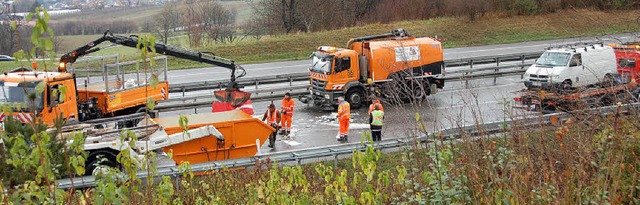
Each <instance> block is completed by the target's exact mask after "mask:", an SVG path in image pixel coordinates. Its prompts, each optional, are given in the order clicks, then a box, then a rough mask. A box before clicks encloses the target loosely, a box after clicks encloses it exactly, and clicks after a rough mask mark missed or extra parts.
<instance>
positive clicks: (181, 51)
mask: <svg viewBox="0 0 640 205" xmlns="http://www.w3.org/2000/svg"><path fill="white" fill-rule="evenodd" d="M106 41H109V42H111V43H113V44H118V45H122V46H127V47H131V48H137V46H138V37H137V36H135V35H132V36H121V35H114V34H112V33H111V32H109V31H107V32H105V33H104V35H103V36H102V37H100V38H98V39H96V40H94V41H92V42H90V43H88V44H86V45H84V46H82V47H79V48H77V49H75V50H73V51H71V52H69V53H66V54H64V55H63V56H62V57H61V58H60V62H59V63H58V72H66V65H67V63H74V62H76V60H77V59H78V58H79V57H82V56H84V55H87V54H90V53H93V52H96V51H99V50H100V49H101V48H100V47H95V46H97V45H99V44H101V43H103V42H106ZM154 48H155V50H156V53H160V54H163V55H168V56H173V57H177V58H182V59H188V60H192V61H197V62H201V63H207V64H211V65H215V66H220V67H223V68H227V69H230V70H231V83H232V84H233V86H237V85H236V84H235V81H236V78H241V77H243V76H245V75H246V70H245V69H244V68H242V67H241V66H239V65H236V64H235V62H234V60H231V59H227V58H223V57H220V56H216V55H215V54H213V53H210V52H199V51H195V50H191V49H187V48H182V47H176V46H170V45H165V44H161V43H156V44H155V46H154ZM147 49H148V50H151V48H147ZM236 71H240V73H239V75H238V76H236Z"/></svg>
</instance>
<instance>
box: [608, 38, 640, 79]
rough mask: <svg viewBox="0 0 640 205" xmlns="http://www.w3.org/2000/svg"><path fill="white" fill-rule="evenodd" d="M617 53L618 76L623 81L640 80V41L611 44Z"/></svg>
mask: <svg viewBox="0 0 640 205" xmlns="http://www.w3.org/2000/svg"><path fill="white" fill-rule="evenodd" d="M610 46H611V47H613V48H614V52H615V54H616V61H617V62H618V63H617V64H618V65H617V70H618V76H620V80H621V81H622V82H623V83H629V82H631V80H632V79H634V80H635V81H636V82H640V42H632V43H627V44H623V45H615V44H611V45H610Z"/></svg>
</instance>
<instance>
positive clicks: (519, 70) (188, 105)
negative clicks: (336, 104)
mask: <svg viewBox="0 0 640 205" xmlns="http://www.w3.org/2000/svg"><path fill="white" fill-rule="evenodd" d="M530 65H531V64H530V63H529V64H527V63H525V64H514V65H503V66H498V67H487V68H478V69H473V70H471V69H460V70H456V71H452V72H448V73H447V75H445V76H444V77H441V78H442V79H445V80H446V81H450V82H454V81H465V82H466V81H469V80H476V79H484V78H494V80H493V81H494V83H496V82H497V78H499V77H505V76H513V75H522V74H523V73H524V72H525V69H524V68H526V67H528V66H530ZM500 70H506V71H500ZM487 71H494V72H487ZM474 73H476V74H474ZM450 74H458V75H454V76H450ZM308 77H309V76H308V74H306V78H307V80H308ZM306 88H308V86H306V85H300V86H288V87H281V88H273V89H266V90H259V91H258V90H256V91H254V92H252V93H270V94H269V95H266V96H259V95H254V96H252V97H251V100H252V101H253V102H260V101H268V100H274V99H278V98H282V97H284V91H289V92H291V95H292V97H296V96H298V95H303V94H307V93H308V92H307V91H306ZM277 92H281V93H280V94H274V93H277ZM183 95H184V93H183ZM198 100H205V102H197V101H198ZM212 100H213V96H212V95H200V96H195V97H184V98H174V99H169V100H164V101H162V103H161V104H160V105H159V106H156V110H158V111H160V112H166V111H176V110H187V109H195V110H196V111H197V108H202V107H210V106H211V101H212ZM176 102H180V104H175V103H176ZM165 103H172V104H165ZM196 113H197V112H196Z"/></svg>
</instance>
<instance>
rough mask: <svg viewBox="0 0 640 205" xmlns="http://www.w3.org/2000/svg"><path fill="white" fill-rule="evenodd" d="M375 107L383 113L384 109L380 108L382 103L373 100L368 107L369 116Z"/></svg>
mask: <svg viewBox="0 0 640 205" xmlns="http://www.w3.org/2000/svg"><path fill="white" fill-rule="evenodd" d="M376 105H378V106H379V107H380V110H381V111H383V112H384V107H382V103H380V100H373V102H371V105H369V114H371V112H373V110H374V109H375V106H376Z"/></svg>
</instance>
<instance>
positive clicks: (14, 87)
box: [0, 82, 44, 112]
mask: <svg viewBox="0 0 640 205" xmlns="http://www.w3.org/2000/svg"><path fill="white" fill-rule="evenodd" d="M27 84H28V85H26V86H25V84H23V83H8V82H0V88H1V90H0V92H1V93H0V103H1V104H2V105H8V106H11V107H12V108H13V111H14V112H29V111H30V108H29V105H31V103H30V102H29V98H28V96H29V93H35V92H36V85H37V83H33V82H28V83H27ZM42 96H43V94H42V93H41V94H40V95H37V94H36V99H35V106H36V110H37V111H40V110H42V109H43V108H44V101H43V100H42Z"/></svg>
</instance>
